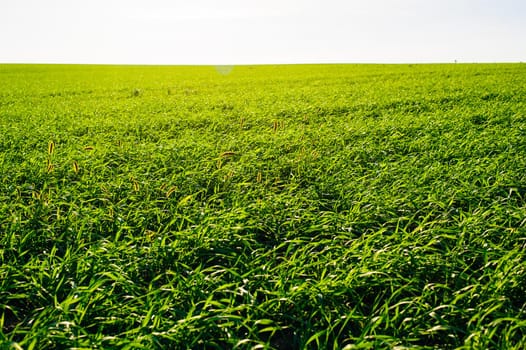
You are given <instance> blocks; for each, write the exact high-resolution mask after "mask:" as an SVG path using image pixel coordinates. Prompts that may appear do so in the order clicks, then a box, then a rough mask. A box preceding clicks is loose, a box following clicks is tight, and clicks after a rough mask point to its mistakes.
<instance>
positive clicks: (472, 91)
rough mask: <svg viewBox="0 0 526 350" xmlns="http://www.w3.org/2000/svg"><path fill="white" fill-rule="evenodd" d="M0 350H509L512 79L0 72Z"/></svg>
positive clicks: (202, 71)
mask: <svg viewBox="0 0 526 350" xmlns="http://www.w3.org/2000/svg"><path fill="white" fill-rule="evenodd" d="M0 83H1V84H0V116H1V118H0V148H1V150H2V152H1V158H0V174H1V176H2V181H1V182H0V189H1V191H0V196H1V198H0V225H1V232H0V259H1V260H0V329H1V332H0V341H1V342H3V345H5V346H4V347H6V348H10V347H12V348H13V349H16V348H23V349H54V348H129V349H141V348H142V349H151V348H159V349H161V348H163V349H164V348H220V349H223V348H239V349H250V348H256V349H257V348H269V349H302V348H334V349H339V348H347V349H355V348H356V349H358V348H362V349H368V348H395V347H398V348H411V347H416V348H460V349H487V348H499V349H500V348H502V349H522V348H524V347H526V344H525V340H524V339H526V334H525V333H526V321H525V320H526V299H525V295H526V290H525V289H526V288H525V286H526V262H525V258H524V249H525V248H526V228H525V226H526V202H525V196H526V171H525V169H526V102H524V101H526V88H525V87H526V66H525V65H524V64H509V65H504V64H502V65H414V66H404V65H396V66H376V65H370V66H360V65H348V66H345V65H342V66H338V65H334V66H332V65H326V66H257V67H235V68H234V69H232V70H231V71H229V74H219V73H218V72H217V71H216V69H215V68H214V67H111V66H107V67H106V66H16V65H3V66H0Z"/></svg>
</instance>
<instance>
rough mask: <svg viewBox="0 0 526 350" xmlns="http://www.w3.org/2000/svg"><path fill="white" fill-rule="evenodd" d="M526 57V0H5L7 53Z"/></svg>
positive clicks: (396, 59) (367, 59)
mask: <svg viewBox="0 0 526 350" xmlns="http://www.w3.org/2000/svg"><path fill="white" fill-rule="evenodd" d="M454 61H458V62H519V61H526V0H317V1H314V0H251V1H247V0H191V1H188V0H185V1H182V0H171V1H170V0H89V1H87V0H0V62H1V63H96V64H99V63H103V64H104V63H106V64H215V65H220V64H262V63H428V62H454Z"/></svg>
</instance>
